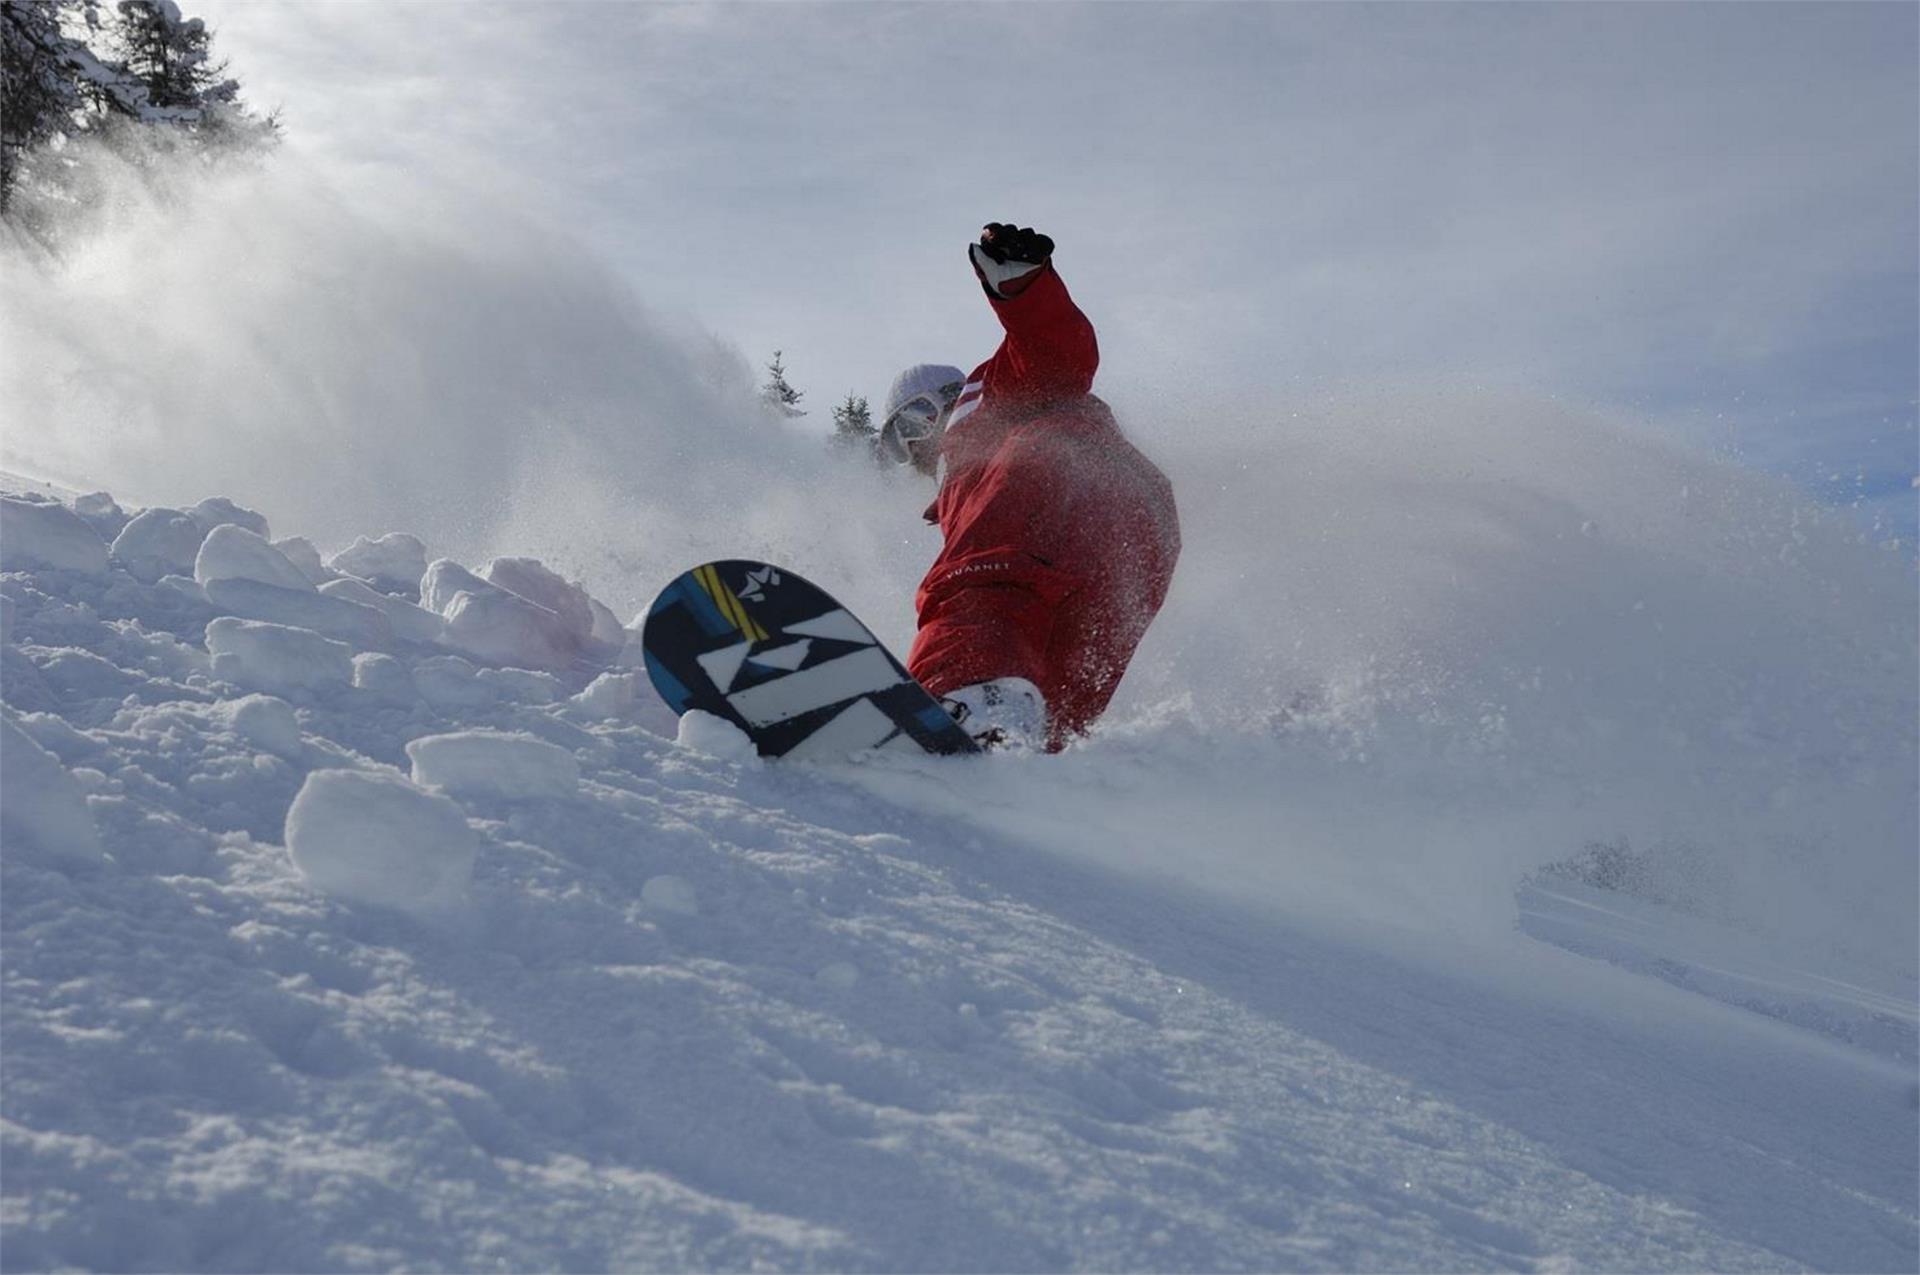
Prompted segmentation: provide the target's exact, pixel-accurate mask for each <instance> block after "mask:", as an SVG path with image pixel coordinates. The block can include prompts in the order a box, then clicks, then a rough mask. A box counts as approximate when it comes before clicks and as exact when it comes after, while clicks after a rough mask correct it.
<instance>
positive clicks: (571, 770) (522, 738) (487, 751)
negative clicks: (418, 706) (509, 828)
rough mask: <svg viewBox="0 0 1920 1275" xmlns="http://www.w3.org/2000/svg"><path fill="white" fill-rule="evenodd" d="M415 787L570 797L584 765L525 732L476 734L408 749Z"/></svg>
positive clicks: (432, 739)
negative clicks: (417, 785)
mask: <svg viewBox="0 0 1920 1275" xmlns="http://www.w3.org/2000/svg"><path fill="white" fill-rule="evenodd" d="M407 756H408V757H409V758H411V759H412V761H413V782H414V783H416V784H419V785H421V786H422V787H431V788H441V789H445V790H446V791H448V792H452V793H459V794H461V795H462V796H475V797H507V798H522V797H570V796H572V795H573V794H574V793H575V792H576V791H578V789H579V786H580V763H579V762H578V761H576V760H575V759H574V756H573V754H572V753H570V752H568V751H567V750H566V749H564V748H561V747H559V746H558V745H556V744H549V743H547V742H546V741H545V740H543V739H537V738H535V737H534V736H532V735H528V734H524V733H519V732H512V733H509V732H505V731H490V730H471V731H456V732H454V733H453V734H450V735H428V736H425V737H424V738H421V739H416V740H414V741H413V742H411V743H409V744H408V745H407Z"/></svg>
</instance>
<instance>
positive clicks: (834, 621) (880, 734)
mask: <svg viewBox="0 0 1920 1275" xmlns="http://www.w3.org/2000/svg"><path fill="white" fill-rule="evenodd" d="M640 646H641V650H642V651H643V652H644V654H645V656H646V663H647V676H648V677H649V678H651V679H652V680H653V686H654V689H655V690H657V691H659V692H660V698H662V699H664V700H665V701H666V702H667V705H668V707H670V708H672V709H673V711H674V712H676V713H680V714H685V713H687V712H688V711H690V710H692V709H700V710H702V711H704V712H708V713H712V714H714V715H715V716H716V717H723V718H725V719H726V720H728V721H730V722H732V723H733V724H734V725H735V726H738V727H739V728H740V729H741V730H743V731H745V732H746V733H747V736H748V737H749V738H751V739H752V740H753V744H754V747H755V748H757V749H758V750H759V751H760V755H761V756H762V757H790V758H796V759H812V760H817V761H838V760H842V759H844V758H845V757H847V756H848V755H849V754H852V753H857V752H862V751H866V750H869V749H881V750H893V749H899V750H903V751H911V752H927V753H972V752H978V751H979V747H978V745H976V744H975V743H974V742H973V739H972V738H971V737H970V736H969V735H968V734H967V733H966V732H965V731H963V730H961V729H960V727H959V726H958V725H957V724H955V722H954V720H953V717H952V715H951V714H949V713H948V712H947V710H946V709H945V708H943V707H942V706H941V705H940V703H939V701H937V700H935V699H934V698H933V696H931V695H929V694H927V692H926V689H925V688H924V687H922V686H921V685H920V683H918V682H916V681H915V680H914V679H913V675H912V674H910V673H908V672H907V670H906V669H905V668H904V667H902V666H901V664H900V661H899V660H896V659H895V658H894V657H893V655H892V653H891V652H889V651H888V650H887V648H886V647H885V646H883V645H881V643H880V639H878V638H876V637H874V636H873V633H872V632H871V631H870V630H869V629H868V628H867V626H866V625H864V624H862V623H861V622H860V621H859V619H858V618H856V617H855V616H854V614H853V612H851V611H849V610H847V609H846V608H845V607H843V606H841V605H840V604H839V603H838V602H836V601H834V599H833V597H832V595H830V594H829V593H827V592H826V590H824V589H821V588H819V587H818V586H817V585H814V584H811V583H809V582H808V581H806V580H804V579H802V578H801V577H799V576H797V575H795V574H794V573H793V572H791V571H788V570H787V569H786V568H784V567H777V566H773V565H771V564H769V563H765V562H750V561H747V560H744V559H738V558H728V559H724V560H722V561H719V562H707V563H702V564H701V565H700V566H697V567H695V568H693V569H692V570H691V571H687V572H685V573H684V574H682V575H680V576H679V577H677V578H676V579H675V580H674V581H673V582H672V583H671V584H669V585H667V587H666V588H664V589H662V590H661V591H660V596H659V597H657V598H655V599H654V602H653V606H652V607H650V608H649V609H648V611H647V620H646V623H645V625H644V626H642V628H641V632H640Z"/></svg>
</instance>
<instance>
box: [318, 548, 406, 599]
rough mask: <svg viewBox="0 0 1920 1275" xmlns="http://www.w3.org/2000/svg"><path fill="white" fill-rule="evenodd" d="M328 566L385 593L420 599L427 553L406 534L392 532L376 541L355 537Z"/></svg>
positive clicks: (329, 561)
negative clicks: (357, 578) (421, 580)
mask: <svg viewBox="0 0 1920 1275" xmlns="http://www.w3.org/2000/svg"><path fill="white" fill-rule="evenodd" d="M327 565H328V566H329V567H331V568H333V570H335V571H338V572H341V573H343V574H346V575H350V576H357V577H359V578H360V579H362V580H365V581H366V582H367V583H368V584H371V585H372V586H373V587H374V588H376V589H378V590H380V591H381V592H382V593H397V594H402V595H404V596H406V597H408V598H418V597H419V596H420V577H421V576H423V575H425V574H426V571H427V549H426V546H425V545H423V544H421V543H420V541H419V540H418V539H417V538H416V537H414V536H409V535H407V534H406V533H404V532H398V531H395V532H389V533H388V534H387V535H384V536H381V537H380V538H379V539H377V540H369V539H367V537H365V536H356V537H355V538H354V541H353V543H352V544H350V545H348V546H347V547H346V548H344V549H342V550H341V551H340V552H339V553H336V554H334V555H333V557H331V558H329V559H328V560H327Z"/></svg>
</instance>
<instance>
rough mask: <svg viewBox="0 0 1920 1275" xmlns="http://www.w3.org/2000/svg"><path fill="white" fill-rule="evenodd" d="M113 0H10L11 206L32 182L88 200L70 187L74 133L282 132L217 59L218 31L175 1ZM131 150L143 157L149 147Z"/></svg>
mask: <svg viewBox="0 0 1920 1275" xmlns="http://www.w3.org/2000/svg"><path fill="white" fill-rule="evenodd" d="M102 3H103V0H0V52H4V55H5V56H4V63H5V65H4V92H0V117H3V119H0V123H3V125H4V127H0V213H7V212H12V211H14V208H13V205H14V201H15V197H16V196H17V195H18V194H19V193H20V191H21V190H22V182H23V180H24V179H27V176H28V172H29V167H30V166H29V163H28V161H29V159H30V158H32V157H33V156H35V155H36V154H46V155H47V159H48V162H47V163H45V164H39V165H34V166H32V172H33V176H32V178H31V182H30V184H32V185H35V186H39V187H42V188H45V189H47V190H49V191H51V192H53V197H54V199H55V202H59V201H61V200H64V201H66V202H76V201H77V202H85V198H86V193H85V192H84V191H76V190H74V189H71V188H70V180H71V179H70V176H69V174H68V172H67V170H69V169H70V168H71V167H72V162H71V160H63V159H62V158H61V157H60V156H59V154H58V148H59V144H60V143H61V142H62V141H64V140H71V139H74V138H79V137H84V136H89V135H98V136H101V137H103V138H105V139H107V140H108V141H110V142H116V143H117V142H122V141H131V139H133V138H136V137H145V136H155V135H154V134H149V133H146V132H144V131H141V132H139V133H124V132H119V131H117V129H118V128H119V127H120V126H122V125H129V124H131V125H162V124H164V125H170V126H174V127H175V128H177V129H179V130H181V132H180V134H178V136H180V137H183V138H186V139H188V140H189V141H190V143H191V144H194V145H198V146H202V147H204V146H206V145H208V144H210V143H212V142H213V141H214V140H215V139H216V137H217V138H218V139H219V140H220V141H222V142H223V143H227V142H239V143H242V144H245V145H260V144H264V143H267V142H271V141H272V140H273V139H274V137H275V136H276V135H277V132H278V123H277V121H276V119H275V118H274V117H273V116H268V117H267V118H265V119H259V118H256V117H254V116H252V115H250V114H248V112H247V111H246V109H245V108H244V107H243V106H242V105H241V104H240V97H239V93H240V85H239V82H238V81H236V80H233V79H231V78H228V77H227V75H226V64H225V63H224V62H215V61H214V60H213V55H212V50H211V45H210V41H211V33H210V32H209V31H208V30H207V27H206V24H205V23H203V22H201V21H200V20H199V19H198V18H186V17H183V16H182V15H181V13H180V9H179V6H178V5H177V4H175V3H174V0H120V3H119V4H118V5H117V6H116V10H115V14H114V17H113V19H112V20H111V21H106V20H103V16H102V13H101V7H102ZM116 148H117V149H124V150H126V151H128V152H130V153H132V155H133V157H135V158H137V156H138V148H137V147H135V146H132V145H127V146H125V147H124V148H122V147H118V146H117V147H116Z"/></svg>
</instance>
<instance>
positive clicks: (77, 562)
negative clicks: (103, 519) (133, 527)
mask: <svg viewBox="0 0 1920 1275" xmlns="http://www.w3.org/2000/svg"><path fill="white" fill-rule="evenodd" d="M37 567H51V568H53V569H55V570H62V571H81V572H85V573H87V574H88V575H100V574H103V573H104V572H105V571H106V569H107V542H106V541H104V540H102V539H101V538H100V533H99V532H98V531H96V530H94V529H93V527H92V526H90V525H89V524H88V523H87V521H86V519H84V518H82V517H81V516H80V515H79V514H76V513H74V512H73V510H71V509H69V508H67V507H66V506H65V505H63V504H60V503H58V502H57V501H43V500H24V499H21V498H19V497H15V496H0V570H6V571H28V570H32V569H34V568H37Z"/></svg>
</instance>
